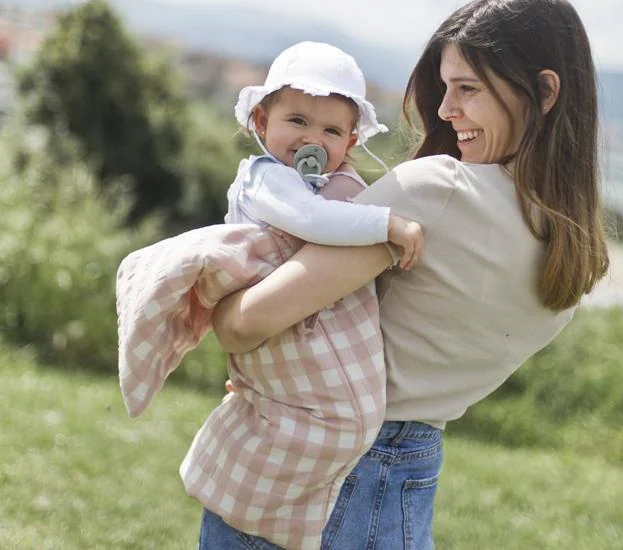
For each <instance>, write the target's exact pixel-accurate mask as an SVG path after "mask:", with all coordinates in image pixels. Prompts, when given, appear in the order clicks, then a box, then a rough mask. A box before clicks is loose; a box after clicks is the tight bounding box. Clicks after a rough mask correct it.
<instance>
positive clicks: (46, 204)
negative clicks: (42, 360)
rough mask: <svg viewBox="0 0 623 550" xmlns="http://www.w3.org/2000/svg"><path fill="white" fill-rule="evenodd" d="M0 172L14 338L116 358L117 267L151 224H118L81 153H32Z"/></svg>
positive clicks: (151, 232) (5, 326)
mask: <svg viewBox="0 0 623 550" xmlns="http://www.w3.org/2000/svg"><path fill="white" fill-rule="evenodd" d="M3 145H4V147H3V149H2V153H3V154H2V155H0V157H1V158H2V159H3V161H4V165H3V166H2V169H1V173H0V210H2V212H3V216H2V218H0V256H1V257H2V259H3V261H2V265H1V267H0V301H1V302H2V304H3V308H2V309H1V310H0V325H1V326H2V332H3V334H4V335H5V336H6V337H8V338H10V339H12V340H15V341H22V342H33V343H36V345H37V348H38V350H39V351H40V353H41V354H42V355H44V356H46V357H48V358H50V359H53V360H56V361H59V362H62V363H63V364H65V365H77V364H83V365H88V366H90V367H91V368H103V367H106V368H109V369H110V368H111V367H112V366H114V365H116V355H117V342H116V340H117V333H116V313H115V298H114V296H115V294H114V292H115V291H114V288H115V275H116V270H117V266H118V265H119V262H120V260H121V258H123V256H124V255H125V254H127V253H128V252H129V251H130V250H132V249H135V248H139V247H140V246H142V245H144V244H145V243H146V242H149V241H153V240H155V238H156V237H155V235H156V232H155V229H154V227H153V226H154V224H151V225H145V224H144V225H143V226H142V227H140V228H138V229H136V230H129V229H128V230H120V229H118V226H119V224H120V217H121V216H120V215H113V214H111V213H110V212H109V211H108V209H107V208H106V206H105V204H104V202H103V200H102V198H101V197H98V195H97V190H96V187H95V184H94V179H93V177H92V176H91V174H90V173H89V171H88V169H87V167H86V166H85V165H84V164H81V163H79V162H78V161H74V162H67V163H66V164H65V165H57V164H55V161H54V160H51V158H50V156H49V155H47V154H45V153H43V152H38V153H33V154H32V156H31V160H30V162H29V163H28V165H27V166H26V167H25V169H24V171H23V172H21V173H15V172H13V171H12V169H11V168H12V166H11V149H10V148H9V147H8V146H7V145H6V138H5V143H4V144H3Z"/></svg>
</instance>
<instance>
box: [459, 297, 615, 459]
mask: <svg viewBox="0 0 623 550" xmlns="http://www.w3.org/2000/svg"><path fill="white" fill-rule="evenodd" d="M622 335H623V309H621V308H612V309H607V310H594V311H590V310H589V311H585V310H580V311H579V312H578V313H577V314H576V316H575V318H574V320H573V321H572V322H571V323H570V325H569V326H568V327H567V328H566V329H565V330H564V331H563V333H562V334H561V335H560V336H558V338H556V339H555V340H554V341H553V342H552V343H551V344H550V345H549V346H547V347H546V348H545V349H544V350H542V351H541V352H540V353H538V354H537V355H535V356H534V357H533V358H531V359H530V360H528V361H527V363H526V364H525V365H524V366H523V367H521V369H519V371H517V372H516V373H515V374H514V375H513V376H512V377H511V378H510V379H509V380H508V381H507V382H506V383H505V384H503V385H502V387H501V388H500V389H499V390H497V391H496V392H495V393H494V394H493V395H492V396H490V397H488V398H487V399H485V400H484V401H482V402H481V403H479V404H477V405H475V406H473V407H472V408H471V409H470V410H469V411H468V413H467V414H466V415H465V417H463V418H462V419H460V420H458V421H455V422H451V423H450V424H449V426H448V431H449V432H450V433H457V434H462V435H466V436H469V437H478V438H480V439H483V440H487V441H493V442H499V443H502V444H505V445H514V446H541V447H553V448H562V447H570V448H574V449H577V450H591V452H595V449H598V448H600V449H602V450H603V454H604V456H607V457H608V459H610V460H614V461H617V462H623V433H622V432H621V431H620V430H619V429H618V427H619V426H620V425H621V419H622V418H623V392H621V391H620V388H621V387H623V336H622Z"/></svg>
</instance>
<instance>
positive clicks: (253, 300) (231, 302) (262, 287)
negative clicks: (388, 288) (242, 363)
mask: <svg viewBox="0 0 623 550" xmlns="http://www.w3.org/2000/svg"><path fill="white" fill-rule="evenodd" d="M392 263H393V258H392V256H391V254H390V252H389V250H388V249H387V247H386V246H385V245H383V244H377V245H374V246H363V247H333V246H320V245H316V244H311V243H310V244H306V245H305V246H304V247H303V248H301V250H299V252H297V253H296V254H295V255H294V256H292V258H290V259H289V260H288V261H287V262H285V263H284V264H283V265H281V266H280V267H278V268H277V269H276V270H275V271H274V272H273V273H271V274H270V275H269V276H268V277H266V279H264V280H262V281H260V282H259V283H258V284H256V285H255V286H253V287H251V288H248V289H245V290H240V291H238V292H235V293H234V294H231V295H230V296H228V297H227V298H225V299H223V300H221V301H220V302H219V304H218V305H217V306H216V309H215V311H214V317H213V319H212V322H213V328H214V333H215V334H216V337H217V338H218V341H219V342H220V344H221V346H222V347H223V349H224V350H225V351H227V352H229V353H244V352H246V351H250V350H252V349H254V348H256V347H257V346H259V345H260V344H261V343H262V342H264V341H265V340H267V339H268V338H270V337H271V336H274V335H276V334H278V333H280V332H281V331H283V330H285V329H287V328H288V327H291V326H292V325H294V324H296V323H298V322H299V321H301V320H303V319H305V318H306V317H308V316H309V315H311V314H312V313H315V312H316V311H318V310H320V309H322V308H323V307H326V306H328V305H330V304H332V303H333V302H335V301H337V300H339V299H340V298H343V297H344V296H346V295H347V294H350V293H351V292H354V291H355V290H357V289H358V288H361V287H362V286H363V285H364V284H366V283H367V282H368V281H371V280H372V279H374V278H375V277H376V276H377V275H379V274H380V273H382V272H383V271H384V270H385V269H387V268H388V267H389V266H390V265H391V264H392Z"/></svg>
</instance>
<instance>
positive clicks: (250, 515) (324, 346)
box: [117, 225, 385, 550]
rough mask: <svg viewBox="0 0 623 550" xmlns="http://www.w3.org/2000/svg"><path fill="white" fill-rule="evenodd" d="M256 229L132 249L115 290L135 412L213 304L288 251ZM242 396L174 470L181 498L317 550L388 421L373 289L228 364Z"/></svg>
mask: <svg viewBox="0 0 623 550" xmlns="http://www.w3.org/2000/svg"><path fill="white" fill-rule="evenodd" d="M294 242H295V241H293V240H292V239H287V238H285V237H281V236H278V235H275V234H273V233H271V232H270V231H265V230H261V229H259V228H257V227H256V226H251V225H218V226H211V227H207V228H203V229H198V230H195V231H191V232H189V233H185V234H183V235H180V236H177V237H174V238H172V239H168V240H165V241H162V242H160V243H157V244H155V245H152V246H149V247H147V248H143V249H141V250H138V251H136V252H134V253H132V254H130V255H129V256H128V257H127V258H126V259H125V260H124V261H123V262H122V264H121V266H120V268H119V273H118V280H117V311H118V316H119V375H120V383H121V391H122V394H123V397H124V400H125V404H126V407H127V409H128V411H129V413H130V415H131V416H135V415H137V414H139V413H140V412H141V411H143V410H144V409H145V407H146V406H147V404H148V403H149V401H150V400H151V399H152V397H153V396H154V394H155V393H156V392H157V391H159V390H160V388H161V387H162V385H163V383H164V381H165V379H166V377H167V376H168V375H169V374H170V373H171V372H172V371H173V370H174V369H175V368H176V367H177V366H178V365H179V363H180V361H181V359H182V357H183V355H184V353H186V352H187V351H188V350H190V349H191V348H193V347H194V346H196V345H197V343H198V342H199V341H200V339H201V337H202V336H203V335H204V334H205V333H206V331H207V330H209V329H210V326H211V325H210V319H211V314H212V309H213V307H214V305H215V304H216V303H217V302H218V300H219V299H221V298H222V297H224V296H226V295H228V294H230V293H231V292H233V291H235V290H237V289H239V288H243V287H246V286H249V285H252V284H253V283H255V282H257V281H258V280H260V279H261V278H263V277H265V276H266V275H267V274H268V273H270V272H271V271H272V270H273V269H274V268H275V267H276V266H277V265H279V264H281V263H282V262H283V261H284V260H285V259H286V258H287V257H289V256H290V255H291V254H292V253H293V251H294V249H295V248H296V246H294ZM228 369H229V375H230V377H231V379H232V381H233V383H234V385H235V386H236V387H237V388H238V390H239V391H238V392H237V393H235V394H230V395H229V396H228V397H226V398H225V400H224V402H223V403H222V404H221V405H220V406H218V407H217V408H216V409H215V410H214V411H213V412H212V414H211V415H210V416H209V417H208V419H207V420H206V422H205V423H204V424H203V426H202V427H201V429H200V430H199V432H198V433H197V435H196V436H195V438H194V441H193V443H192V445H191V447H190V449H189V451H188V454H187V455H186V457H185V459H184V461H183V463H182V465H181V467H180V474H181V476H182V478H183V481H184V485H185V487H186V490H187V492H188V493H189V494H190V495H192V496H194V497H196V498H197V499H198V500H200V501H201V502H202V503H203V505H204V506H205V507H206V508H208V509H209V510H211V511H213V512H215V513H217V514H219V515H220V516H222V517H223V519H224V520H225V521H226V522H227V523H229V524H230V525H232V526H233V527H236V528H237V529H240V530H241V531H244V532H246V533H249V534H252V535H258V536H261V537H264V538H266V539H267V540H269V541H270V542H272V543H274V544H277V545H280V546H282V547H284V548H287V549H292V550H296V549H304V550H307V549H316V548H319V547H320V541H321V534H322V530H323V528H324V526H325V524H326V521H327V520H328V519H329V515H330V514H331V511H332V509H333V506H334V504H335V500H336V498H337V495H338V492H339V490H340V487H341V484H342V482H343V481H344V478H345V477H346V475H347V474H348V473H349V472H350V471H351V469H352V468H353V467H354V466H355V464H356V462H357V461H358V459H359V458H360V457H361V455H362V454H364V453H365V452H366V451H367V450H368V449H369V447H370V446H371V445H372V443H373V441H374V439H375V437H376V434H377V432H378V430H379V428H380V426H381V424H382V422H383V416H384V412H385V370H384V359H383V346H382V340H381V336H380V327H379V310H378V302H377V299H376V293H375V288H374V284H373V283H370V284H368V285H366V286H364V287H362V288H361V289H359V290H358V291H357V292H355V293H353V294H351V295H349V296H347V297H346V298H344V299H342V300H340V301H338V302H337V303H335V304H334V305H333V306H332V307H331V308H327V309H325V310H323V311H321V312H319V313H318V314H316V315H315V316H313V317H311V318H309V319H307V320H305V321H303V322H301V323H299V324H298V325H296V326H294V327H291V328H290V329H288V330H286V331H285V332H283V333H282V334H280V335H278V336H276V337H273V338H271V339H270V340H268V341H267V342H266V343H265V344H264V345H263V346H261V347H260V348H258V349H256V350H254V351H252V352H250V353H246V354H241V355H231V356H230V357H229V361H228Z"/></svg>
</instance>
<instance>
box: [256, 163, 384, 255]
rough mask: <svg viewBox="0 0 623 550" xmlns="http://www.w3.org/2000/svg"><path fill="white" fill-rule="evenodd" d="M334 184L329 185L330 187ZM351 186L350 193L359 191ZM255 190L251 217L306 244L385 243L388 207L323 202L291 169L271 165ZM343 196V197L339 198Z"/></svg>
mask: <svg viewBox="0 0 623 550" xmlns="http://www.w3.org/2000/svg"><path fill="white" fill-rule="evenodd" d="M338 177H340V178H341V177H344V178H348V176H338ZM337 183H338V182H334V183H331V184H329V187H334V186H335V185H334V184H337ZM353 183H355V185H356V187H353V189H356V190H357V191H360V190H362V187H360V186H359V185H358V184H357V183H356V182H353ZM254 187H255V190H254V194H253V195H252V196H251V199H252V203H253V204H252V208H253V212H251V217H252V218H255V219H258V220H261V221H263V222H264V223H267V224H269V225H271V226H273V227H276V228H277V229H280V230H282V231H285V232H287V233H290V234H292V235H295V236H296V237H299V238H301V239H303V240H305V241H308V242H315V243H318V244H326V245H332V246H349V245H353V246H364V245H368V244H376V243H382V242H386V241H387V240H388V225H389V215H390V209H389V208H388V207H385V206H376V205H374V206H373V205H355V204H351V203H349V202H344V201H343V200H325V199H324V198H323V197H322V196H320V195H319V194H316V193H314V192H313V191H312V190H310V189H309V188H308V187H307V186H306V185H305V183H304V182H303V180H302V179H301V178H300V176H299V175H298V174H297V173H296V171H295V170H293V169H292V168H288V167H285V166H282V165H272V166H270V167H269V168H268V169H266V170H264V173H263V174H261V181H260V182H259V184H258V185H256V186H254ZM328 191H329V190H328ZM328 191H327V192H328ZM355 194H356V193H353V194H352V196H354V195H355ZM338 195H339V194H338ZM345 196H346V193H344V194H342V196H341V197H340V198H341V199H343V198H344V197H345ZM361 207H364V208H361Z"/></svg>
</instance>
